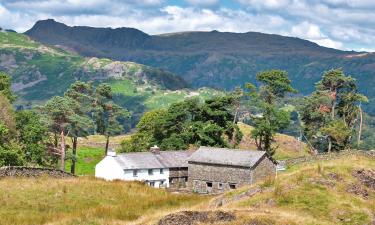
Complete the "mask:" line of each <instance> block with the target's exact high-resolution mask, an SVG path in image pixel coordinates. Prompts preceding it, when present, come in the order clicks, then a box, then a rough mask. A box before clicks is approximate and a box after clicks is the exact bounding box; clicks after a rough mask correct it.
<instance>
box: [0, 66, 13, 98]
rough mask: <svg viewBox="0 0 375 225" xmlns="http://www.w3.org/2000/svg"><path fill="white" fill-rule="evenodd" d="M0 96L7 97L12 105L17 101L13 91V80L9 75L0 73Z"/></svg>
mask: <svg viewBox="0 0 375 225" xmlns="http://www.w3.org/2000/svg"><path fill="white" fill-rule="evenodd" d="M0 95H3V96H5V97H6V98H7V99H8V100H9V102H10V103H13V102H14V101H15V100H16V96H15V95H13V93H12V89H11V78H10V76H9V75H8V74H6V73H4V72H1V71H0Z"/></svg>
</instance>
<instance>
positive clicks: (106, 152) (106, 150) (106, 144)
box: [105, 135, 109, 155]
mask: <svg viewBox="0 0 375 225" xmlns="http://www.w3.org/2000/svg"><path fill="white" fill-rule="evenodd" d="M108 146H109V136H108V135H107V140H106V142H105V155H107V154H108Z"/></svg>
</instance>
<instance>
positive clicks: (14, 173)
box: [0, 166, 75, 179]
mask: <svg viewBox="0 0 375 225" xmlns="http://www.w3.org/2000/svg"><path fill="white" fill-rule="evenodd" d="M42 176H48V177H53V178H71V177H75V175H73V174H70V173H67V172H64V171H61V170H56V169H51V168H37V167H21V166H8V167H1V168H0V179H1V178H5V177H42Z"/></svg>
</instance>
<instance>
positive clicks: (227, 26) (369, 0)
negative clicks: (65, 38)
mask: <svg viewBox="0 0 375 225" xmlns="http://www.w3.org/2000/svg"><path fill="white" fill-rule="evenodd" d="M224 1H225V3H228V2H229V1H230V0H222V1H220V0H184V2H185V3H187V4H188V6H186V4H183V3H181V2H183V0H181V1H180V3H179V2H178V1H176V2H175V3H176V4H174V5H170V1H167V0H0V26H2V27H5V28H11V29H15V30H17V31H21V32H23V31H25V30H27V29H29V28H30V27H31V26H32V25H33V24H34V23H35V22H36V21H37V20H39V19H47V18H54V19H55V20H57V21H61V22H63V23H66V24H68V25H88V26H97V27H135V28H138V29H141V30H143V31H145V32H147V33H150V34H159V33H165V32H168V33H169V32H178V31H185V30H219V31H230V32H247V31H259V32H265V33H275V34H281V35H287V36H295V37H299V38H304V39H308V40H310V41H314V42H316V43H318V44H321V45H324V46H327V47H335V48H341V49H351V48H353V46H355V48H356V49H361V48H365V49H371V48H373V43H375V20H373V19H371V18H375V1H374V0H231V1H235V2H237V3H239V4H240V7H230V8H229V6H228V5H226V4H225V5H221V4H220V3H223V2H224ZM237 5H238V4H237ZM241 5H242V6H243V7H241ZM226 7H227V8H226Z"/></svg>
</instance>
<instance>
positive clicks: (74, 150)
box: [70, 137, 78, 174]
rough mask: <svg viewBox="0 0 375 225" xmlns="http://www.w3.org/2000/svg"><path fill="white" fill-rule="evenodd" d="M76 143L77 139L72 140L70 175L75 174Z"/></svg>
mask: <svg viewBox="0 0 375 225" xmlns="http://www.w3.org/2000/svg"><path fill="white" fill-rule="evenodd" d="M77 142H78V138H77V137H74V138H73V149H72V151H73V159H72V165H71V166H70V173H72V174H75V173H76V160H77Z"/></svg>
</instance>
